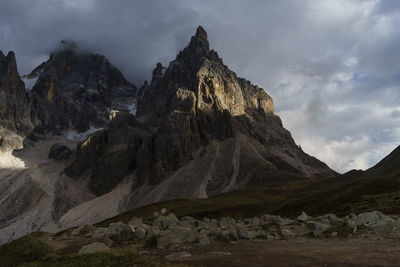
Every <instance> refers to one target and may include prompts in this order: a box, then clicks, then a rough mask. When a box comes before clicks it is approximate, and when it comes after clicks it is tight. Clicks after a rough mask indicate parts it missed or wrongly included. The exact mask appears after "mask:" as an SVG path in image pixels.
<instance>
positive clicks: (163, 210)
mask: <svg viewBox="0 0 400 267" xmlns="http://www.w3.org/2000/svg"><path fill="white" fill-rule="evenodd" d="M167 212H168V211H167V209H166V208H162V209H161V211H160V214H161V215H165V214H167Z"/></svg>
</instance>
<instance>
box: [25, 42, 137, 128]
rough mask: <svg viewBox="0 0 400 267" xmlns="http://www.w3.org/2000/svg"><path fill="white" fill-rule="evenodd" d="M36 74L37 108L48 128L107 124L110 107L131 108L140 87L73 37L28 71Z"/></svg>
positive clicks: (87, 126) (29, 76)
mask: <svg viewBox="0 0 400 267" xmlns="http://www.w3.org/2000/svg"><path fill="white" fill-rule="evenodd" d="M34 77H37V78H38V79H37V81H36V83H35V85H34V87H33V89H32V92H33V93H34V94H35V95H36V96H37V97H36V98H35V109H36V111H37V113H38V115H39V118H40V120H41V122H42V128H41V130H42V131H44V132H55V133H59V132H60V131H63V130H66V129H69V128H74V129H76V130H77V131H79V132H83V131H86V130H88V129H89V128H90V126H93V127H105V126H106V125H107V121H108V115H109V114H110V111H111V110H112V109H118V110H121V109H122V110H128V109H129V106H130V105H132V104H133V102H134V97H135V94H136V87H135V86H134V85H132V84H130V83H129V82H128V81H127V80H126V79H125V78H124V76H123V75H122V73H121V72H120V71H119V70H118V69H117V68H115V67H114V66H113V65H112V64H111V63H110V62H109V61H108V60H107V59H106V58H105V57H104V56H102V55H99V54H91V53H88V52H84V51H80V50H79V49H78V47H77V45H76V44H75V43H73V42H71V41H68V42H67V41H62V42H61V47H60V48H59V49H58V50H56V51H54V52H53V53H52V54H51V55H50V59H49V60H47V61H46V62H44V63H42V64H41V65H39V66H38V67H37V68H35V69H34V70H33V71H32V73H31V74H30V75H28V78H34Z"/></svg>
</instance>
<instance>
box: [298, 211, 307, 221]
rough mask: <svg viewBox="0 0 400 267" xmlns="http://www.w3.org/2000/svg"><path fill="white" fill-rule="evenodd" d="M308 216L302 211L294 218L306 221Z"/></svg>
mask: <svg viewBox="0 0 400 267" xmlns="http://www.w3.org/2000/svg"><path fill="white" fill-rule="evenodd" d="M308 219H310V217H309V216H308V215H307V213H305V212H304V211H303V212H302V213H301V214H300V216H299V217H297V218H296V220H298V221H299V222H306V221H307V220H308Z"/></svg>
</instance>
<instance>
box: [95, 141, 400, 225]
mask: <svg viewBox="0 0 400 267" xmlns="http://www.w3.org/2000/svg"><path fill="white" fill-rule="evenodd" d="M164 207H165V208H167V209H168V210H171V211H173V212H174V213H175V214H176V215H177V216H178V217H181V216H193V217H204V216H207V217H210V218H212V217H221V216H225V215H228V216H232V217H236V218H243V217H250V216H255V215H261V214H263V213H268V214H280V215H286V216H289V217H294V216H296V215H298V214H299V213H300V212H301V211H305V212H307V213H309V214H311V215H322V214H325V213H336V214H338V215H341V216H343V215H346V214H349V213H352V212H354V213H361V212H365V211H371V210H380V211H382V212H384V213H387V214H400V147H398V148H397V149H395V150H394V151H393V152H392V153H391V154H389V155H388V156H387V157H386V158H384V159H383V160H382V161H381V162H379V163H378V164H377V165H375V166H374V167H372V168H371V169H369V170H367V171H357V170H353V171H350V172H348V173H345V174H343V175H340V176H338V177H334V178H330V179H326V180H319V181H314V182H313V181H309V182H301V183H290V182H288V183H286V184H284V185H282V184H281V185H277V184H271V185H265V186H259V187H257V188H253V189H248V190H242V191H236V192H231V193H227V194H222V195H218V196H216V197H212V198H208V199H177V200H171V201H165V202H160V203H156V204H151V205H148V206H145V207H141V208H138V209H135V210H132V211H129V212H126V213H123V214H120V215H118V216H116V217H113V218H110V219H108V220H106V221H103V222H101V223H99V224H98V225H101V226H107V225H108V224H109V223H110V222H116V221H123V222H125V223H127V222H128V221H129V220H130V219H131V218H132V217H134V216H136V217H143V218H148V217H150V216H151V214H152V213H153V212H154V211H156V210H160V209H161V208H164Z"/></svg>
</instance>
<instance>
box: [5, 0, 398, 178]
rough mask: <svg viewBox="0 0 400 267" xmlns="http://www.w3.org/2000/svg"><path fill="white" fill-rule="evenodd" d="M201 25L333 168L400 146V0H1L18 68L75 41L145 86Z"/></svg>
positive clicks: (360, 164) (360, 163) (300, 139)
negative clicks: (63, 42) (62, 43)
mask: <svg viewBox="0 0 400 267" xmlns="http://www.w3.org/2000/svg"><path fill="white" fill-rule="evenodd" d="M197 25H203V26H204V27H205V29H206V30H207V31H208V35H209V41H210V45H211V47H212V48H213V49H215V50H217V51H218V53H219V55H220V56H221V57H222V58H223V60H224V62H225V64H226V65H228V66H229V67H230V68H231V69H232V70H233V71H235V72H236V73H237V74H238V75H239V76H241V77H244V78H247V79H249V80H251V81H252V82H253V83H255V84H258V85H259V86H261V87H263V88H264V89H265V90H266V91H267V92H268V93H269V94H270V95H271V96H272V97H273V99H274V103H275V109H276V112H277V114H278V115H279V116H280V117H281V118H282V120H283V123H284V126H285V127H286V128H287V129H289V130H290V131H291V133H292V135H293V136H294V139H295V140H296V142H297V143H298V144H300V145H301V146H302V148H303V150H305V151H306V152H308V153H309V154H311V155H313V156H316V157H317V158H319V159H321V160H323V161H324V162H326V163H327V164H328V165H329V166H330V167H332V168H333V169H335V170H337V171H339V172H345V171H348V170H350V169H353V168H357V169H366V168H368V167H370V166H372V165H374V164H375V163H377V162H378V161H379V160H380V159H382V158H383V157H384V156H385V155H387V154H388V153H389V152H391V151H392V150H393V149H394V148H395V147H397V146H398V145H400V88H399V85H400V53H399V52H400V31H399V28H400V1H397V0H381V1H379V0H357V1H356V0H354V1H352V0H343V1H342V0H325V1H324V0H287V1H285V0H279V1H277V0H271V1H265V0H264V1H257V0H254V1H251V0H243V1H239V0H236V1H233V0H220V1H218V0H198V1H186V0H173V1H172V0H170V1H169V0H154V1H153V0H143V1H141V0H135V1H127V0H113V1H109V0H98V1H95V0H36V1H27V0H0V50H2V51H3V52H4V53H6V52H8V50H14V51H15V52H16V54H17V61H18V65H19V70H20V73H21V74H25V73H28V72H30V71H31V70H32V69H33V68H34V67H36V66H37V65H38V64H39V63H41V62H42V61H44V60H46V59H47V58H48V53H49V52H50V51H51V50H52V49H54V47H55V46H56V45H57V43H58V42H59V41H60V40H62V39H72V40H75V41H77V42H78V43H79V44H80V45H81V46H82V47H83V48H85V49H89V50H91V51H94V52H98V53H101V54H104V55H105V56H106V57H108V59H109V60H110V61H111V62H112V63H113V64H114V65H115V66H117V67H118V68H120V69H121V70H122V71H123V73H124V74H125V75H126V77H127V78H128V79H129V80H131V81H132V82H133V83H135V84H136V85H138V86H140V84H142V82H143V80H144V79H149V77H150V73H151V70H152V68H153V66H154V65H155V63H156V62H158V61H160V62H162V63H163V64H164V65H168V62H169V61H170V60H172V59H173V58H175V56H176V54H177V52H178V51H179V50H180V49H183V48H184V46H185V45H186V44H187V43H188V41H189V40H190V36H191V35H193V34H194V31H195V29H196V27H197Z"/></svg>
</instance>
